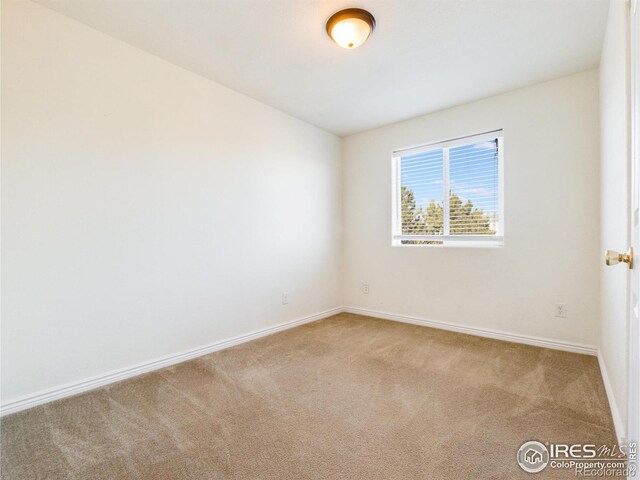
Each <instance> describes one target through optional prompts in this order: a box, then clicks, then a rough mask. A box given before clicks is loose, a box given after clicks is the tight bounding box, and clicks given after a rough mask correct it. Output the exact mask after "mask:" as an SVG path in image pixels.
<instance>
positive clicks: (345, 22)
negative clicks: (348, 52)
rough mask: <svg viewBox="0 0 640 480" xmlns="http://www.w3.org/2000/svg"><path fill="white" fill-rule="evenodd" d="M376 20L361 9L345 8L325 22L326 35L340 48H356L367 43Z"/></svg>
mask: <svg viewBox="0 0 640 480" xmlns="http://www.w3.org/2000/svg"><path fill="white" fill-rule="evenodd" d="M374 28H376V19H375V18H373V15H371V14H370V13H369V12H367V11H366V10H362V9H361V8H347V9H346V10H340V11H339V12H336V13H334V14H333V15H331V18H330V19H329V20H327V34H328V35H329V36H330V37H331V39H332V40H333V41H334V42H336V43H337V44H338V45H340V46H341V47H342V48H349V49H351V48H357V47H359V46H360V45H362V44H363V43H364V42H366V41H367V38H369V35H371V32H373V29H374Z"/></svg>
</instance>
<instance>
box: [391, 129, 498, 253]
mask: <svg viewBox="0 0 640 480" xmlns="http://www.w3.org/2000/svg"><path fill="white" fill-rule="evenodd" d="M502 157H503V154H502V131H494V132H489V133H486V134H480V135H473V136H469V137H464V138H459V139H455V140H451V141H447V142H440V143H437V144H431V145H427V146H424V147H418V148H412V149H406V150H400V151H397V152H394V156H393V168H394V171H393V179H394V182H393V183H394V185H393V187H394V188H393V190H394V199H393V200H394V201H393V203H394V205H393V235H392V238H393V245H444V246H448V245H456V246H460V245H466V246H496V245H502V244H503V239H504V226H503V223H504V222H503V194H502V190H503V188H502V164H503V161H502Z"/></svg>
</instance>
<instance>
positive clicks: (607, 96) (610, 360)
mask: <svg viewBox="0 0 640 480" xmlns="http://www.w3.org/2000/svg"><path fill="white" fill-rule="evenodd" d="M628 25H629V21H628V6H627V5H626V2H624V1H621V0H613V1H612V2H611V6H610V9H609V19H608V22H607V33H606V36H605V41H604V45H603V48H602V58H601V62H600V115H601V128H600V133H601V166H600V247H601V250H605V249H613V250H618V251H625V250H626V249H627V246H628V245H629V233H628V218H629V211H628V202H627V199H628V195H629V187H628V169H629V150H628V144H629V143H628V142H629V123H628V118H629V117H628V100H629V97H628V83H627V81H628V80H627V79H628V74H629V73H628V72H629V69H628V63H627V62H628ZM601 270H602V271H601V277H600V279H601V281H600V287H601V307H602V308H601V317H602V327H601V351H602V356H603V359H604V362H605V365H606V369H607V373H608V376H609V379H610V381H611V386H612V391H613V394H614V399H613V401H614V402H615V405H614V406H613V409H614V412H615V411H616V410H617V411H618V412H619V413H620V417H621V421H620V422H618V425H619V428H624V425H626V418H627V403H628V402H627V375H628V373H627V372H628V370H627V359H628V348H627V347H628V313H627V312H628V302H627V292H628V288H627V277H628V270H627V269H626V268H622V267H614V268H607V267H605V266H604V265H603V264H602V263H601ZM610 400H611V399H610ZM618 433H619V434H620V435H624V432H618Z"/></svg>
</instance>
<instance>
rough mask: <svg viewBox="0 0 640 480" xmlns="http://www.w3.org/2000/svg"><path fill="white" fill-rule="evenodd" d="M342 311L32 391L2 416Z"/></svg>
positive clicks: (4, 409)
mask: <svg viewBox="0 0 640 480" xmlns="http://www.w3.org/2000/svg"><path fill="white" fill-rule="evenodd" d="M341 312H342V308H341V307H336V308H332V309H330V310H325V311H324V312H320V313H316V314H315V315H309V316H308V317H303V318H299V319H297V320H292V321H289V322H284V323H281V324H278V325H274V326H273V327H267V328H263V329H260V330H256V331H254V332H250V333H247V334H244V335H239V336H237V337H233V338H229V339H227V340H221V341H219V342H215V343H212V344H209V345H205V346H203V347H199V348H194V349H193V350H188V351H186V352H182V353H178V354H175V355H169V356H166V357H163V358H159V359H157V360H153V361H151V362H145V363H140V364H138V365H135V366H133V367H128V368H124V369H121V370H116V371H112V372H109V373H107V374H104V375H97V376H95V377H91V378H89V379H86V380H83V381H80V382H76V383H71V384H67V385H63V386H61V387H56V388H52V389H48V390H45V391H41V392H38V393H35V394H31V395H25V396H23V397H20V398H17V399H15V400H12V401H10V402H7V403H5V404H3V405H2V406H0V416H4V415H9V414H11V413H16V412H19V411H21V410H26V409H28V408H31V407H35V406H37V405H42V404H43V403H48V402H52V401H54V400H59V399H62V398H66V397H70V396H72V395H77V394H78V393H82V392H86V391H88V390H93V389H94V388H98V387H102V386H104V385H108V384H110V383H115V382H118V381H120V380H125V379H127V378H131V377H135V376H137V375H140V374H142V373H147V372H151V371H154V370H158V369H160V368H164V367H168V366H170V365H175V364H176V363H180V362H184V361H186V360H191V359H192V358H196V357H200V356H202V355H206V354H208V353H212V352H217V351H218V350H224V349H225V348H229V347H233V346H235V345H239V344H241V343H245V342H249V341H251V340H255V339H257V338H260V337H265V336H267V335H271V334H274V333H277V332H280V331H282V330H287V329H289V328H293V327H297V326H300V325H303V324H305V323H310V322H314V321H316V320H321V319H323V318H327V317H330V316H332V315H337V314H338V313H341Z"/></svg>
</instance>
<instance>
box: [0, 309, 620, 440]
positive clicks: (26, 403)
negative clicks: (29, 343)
mask: <svg viewBox="0 0 640 480" xmlns="http://www.w3.org/2000/svg"><path fill="white" fill-rule="evenodd" d="M341 312H347V313H355V314H358V315H364V316H368V317H376V318H382V319H386V320H393V321H396V322H403V323H411V324H414V325H422V326H426V327H432V328H438V329H442V330H449V331H452V332H458V333H465V334H468V335H476V336H480V337H486V338H493V339H497V340H504V341H508V342H515V343H523V344H527V345H533V346H537V347H544V348H552V349H555V350H563V351H567V352H574V353H581V354H586V355H597V356H598V361H599V364H600V370H601V372H602V377H603V382H604V386H605V390H606V392H607V397H608V399H609V405H610V408H611V414H612V417H613V422H614V426H615V429H616V434H617V436H618V438H619V439H621V438H623V437H624V426H623V424H622V420H621V417H620V413H619V411H618V407H617V404H616V402H615V400H614V397H613V394H612V390H611V384H610V381H609V376H608V375H607V370H606V367H605V364H604V360H603V359H602V355H600V352H599V351H598V349H597V348H596V347H592V346H588V345H581V344H575V343H569V342H560V341H557V340H550V339H545V338H538V337H529V336H524V335H517V334H512V333H506V332H500V331H497V330H490V329H485V328H477V327H469V326H464V325H457V324H453V323H448V322H440V321H436V320H428V319H424V318H418V317H411V316H408V315H398V314H392V313H388V312H380V311H376V310H368V309H363V308H356V307H336V308H333V309H330V310H326V311H324V312H320V313H317V314H315V315H310V316H307V317H303V318H299V319H296V320H292V321H289V322H284V323H281V324H279V325H275V326H273V327H267V328H263V329H261V330H256V331H254V332H250V333H247V334H245V335H239V336H237V337H233V338H230V339H227V340H222V341H219V342H215V343H212V344H210V345H205V346H203V347H199V348H195V349H193V350H188V351H186V352H182V353H179V354H175V355H169V356H166V357H163V358H160V359H157V360H153V361H151V362H145V363H141V364H138V365H135V366H132V367H128V368H124V369H121V370H116V371H112V372H109V373H107V374H104V375H98V376H95V377H92V378H89V379H86V380H83V381H80V382H76V383H71V384H67V385H63V386H60V387H56V388H52V389H48V390H45V391H41V392H38V393H35V394H32V395H26V396H23V397H20V398H17V399H15V400H12V401H10V402H7V403H5V404H3V405H2V406H0V416H4V415H9V414H11V413H16V412H19V411H21V410H26V409H28V408H31V407H35V406H37V405H42V404H44V403H48V402H52V401H54V400H59V399H62V398H66V397H70V396H72V395H77V394H79V393H82V392H86V391H89V390H93V389H95V388H98V387H102V386H104V385H109V384H111V383H115V382H118V381H120V380H125V379H127V378H131V377H135V376H137V375H140V374H143V373H147V372H151V371H154V370H158V369H161V368H164V367H168V366H170V365H175V364H177V363H180V362H184V361H187V360H191V359H193V358H196V357H200V356H202V355H206V354H208V353H212V352H216V351H219V350H223V349H225V348H229V347H233V346H235V345H239V344H241V343H245V342H249V341H251V340H255V339H257V338H260V337H265V336H267V335H272V334H274V333H277V332H280V331H282V330H287V329H289V328H293V327H297V326H299V325H303V324H305V323H310V322H314V321H316V320H321V319H323V318H327V317H330V316H332V315H337V314H339V313H341Z"/></svg>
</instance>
